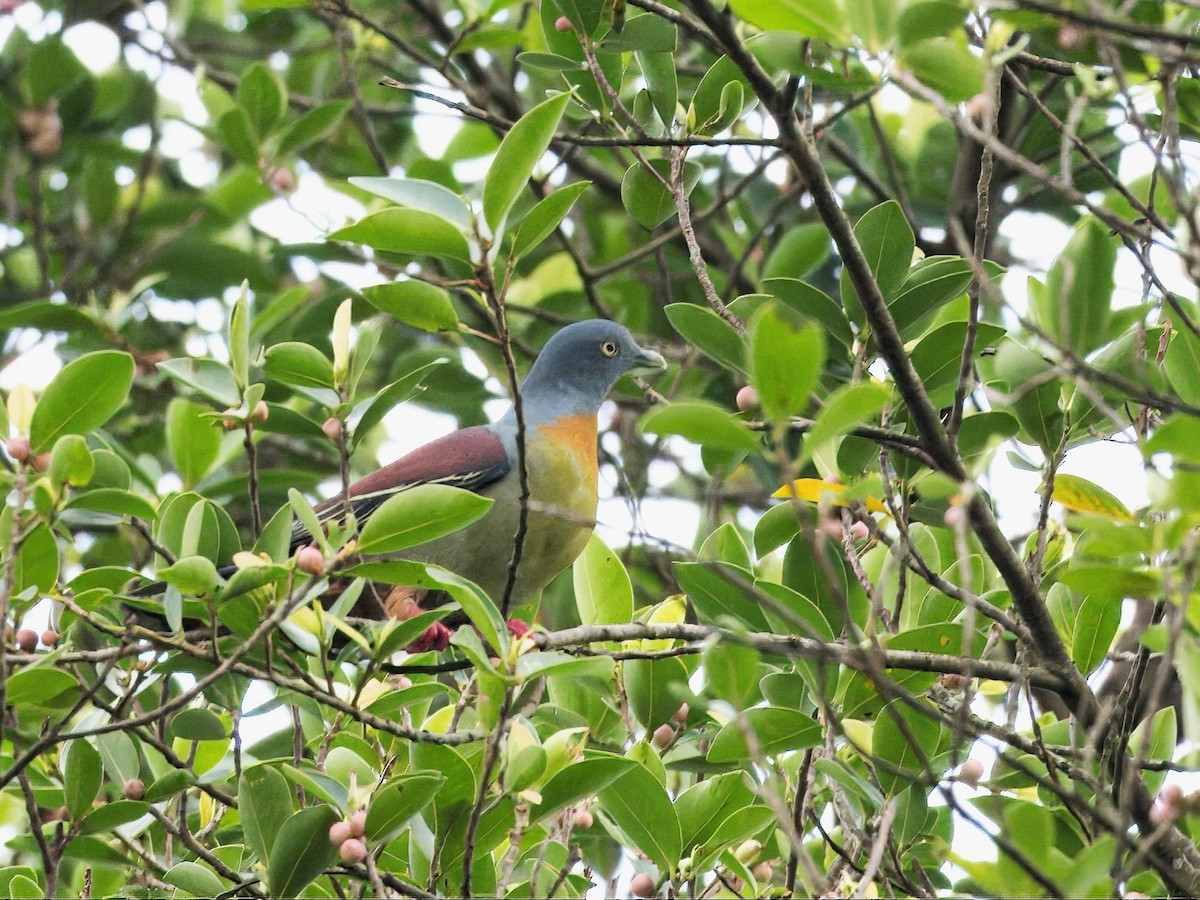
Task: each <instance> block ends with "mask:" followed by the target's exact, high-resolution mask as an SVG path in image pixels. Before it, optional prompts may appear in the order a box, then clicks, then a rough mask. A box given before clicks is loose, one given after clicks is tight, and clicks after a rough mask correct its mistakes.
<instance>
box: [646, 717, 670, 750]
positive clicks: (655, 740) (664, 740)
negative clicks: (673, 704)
mask: <svg viewBox="0 0 1200 900" xmlns="http://www.w3.org/2000/svg"><path fill="white" fill-rule="evenodd" d="M650 743H651V744H653V745H654V746H655V747H657V748H658V749H659V750H666V749H667V748H668V747H670V746H671V745H672V744H673V743H675V729H674V728H672V727H671V725H670V724H669V723H668V724H665V725H659V726H658V727H657V728H656V729H654V734H653V735H652V736H651V737H650Z"/></svg>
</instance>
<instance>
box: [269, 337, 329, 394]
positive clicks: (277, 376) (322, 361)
mask: <svg viewBox="0 0 1200 900" xmlns="http://www.w3.org/2000/svg"><path fill="white" fill-rule="evenodd" d="M263 371H264V372H265V373H266V375H267V377H268V378H271V379H273V380H275V381H279V382H282V383H283V384H290V385H295V386H296V387H315V388H329V389H330V390H332V389H333V386H334V378H333V363H331V362H330V361H329V357H327V356H326V355H325V354H324V353H322V352H321V351H320V350H318V349H317V348H316V347H313V346H310V345H309V344H302V343H300V342H299V341H285V342H284V343H282V344H275V345H274V346H272V347H268V348H267V357H266V362H265V364H264V365H263Z"/></svg>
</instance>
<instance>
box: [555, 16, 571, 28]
mask: <svg viewBox="0 0 1200 900" xmlns="http://www.w3.org/2000/svg"><path fill="white" fill-rule="evenodd" d="M554 30H555V31H570V30H571V20H570V19H568V18H567V17H566V16H559V17H558V18H557V19H555V20H554Z"/></svg>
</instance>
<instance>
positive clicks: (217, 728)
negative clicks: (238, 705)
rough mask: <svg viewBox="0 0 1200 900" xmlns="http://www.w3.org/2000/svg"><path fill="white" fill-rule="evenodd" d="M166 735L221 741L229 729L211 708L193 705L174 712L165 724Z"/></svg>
mask: <svg viewBox="0 0 1200 900" xmlns="http://www.w3.org/2000/svg"><path fill="white" fill-rule="evenodd" d="M167 737H170V738H183V739H184V740H188V741H223V740H225V739H226V738H227V737H229V729H228V728H226V727H225V723H224V722H223V721H221V717H220V716H218V715H217V714H216V713H214V712H213V711H212V710H209V709H203V708H201V707H194V708H192V709H184V710H181V711H180V712H178V713H176V714H175V716H174V717H172V719H171V721H170V723H169V724H168V725H167Z"/></svg>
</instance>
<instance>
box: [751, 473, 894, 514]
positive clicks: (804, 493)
mask: <svg viewBox="0 0 1200 900" xmlns="http://www.w3.org/2000/svg"><path fill="white" fill-rule="evenodd" d="M847 490H848V488H847V486H846V485H844V484H833V483H832V482H829V481H822V480H821V479H820V478H797V479H796V480H795V481H793V482H792V483H791V484H785V485H784V486H783V487H781V488H780V489H779V490H777V491H776V492H775V493H774V494H772V495H771V496H772V497H779V498H780V499H785V500H787V499H791V498H792V497H795V498H797V499H798V500H805V501H807V502H808V503H819V502H821V500H822V499H825V500H827V501H828V502H829V503H831V504H833V505H834V506H847V505H848V501H847V500H846V499H845V498H846V491H847ZM865 502H866V505H867V511H868V512H876V513H886V512H887V511H888V510H887V507H886V506H884V505H883V501H882V500H880V499H879V498H877V497H867V498H866V500H865Z"/></svg>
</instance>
